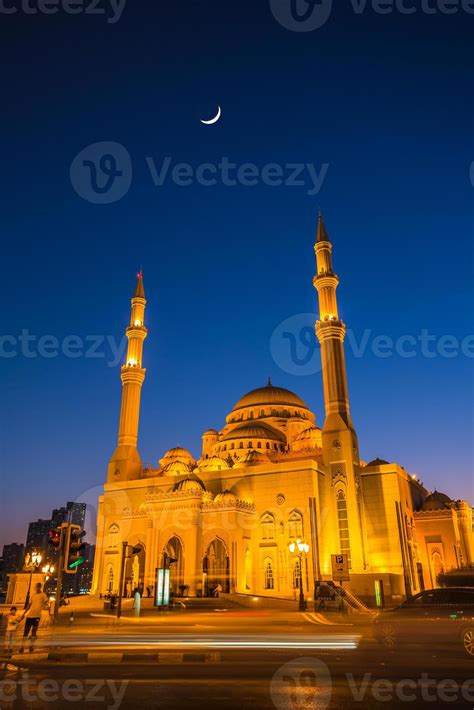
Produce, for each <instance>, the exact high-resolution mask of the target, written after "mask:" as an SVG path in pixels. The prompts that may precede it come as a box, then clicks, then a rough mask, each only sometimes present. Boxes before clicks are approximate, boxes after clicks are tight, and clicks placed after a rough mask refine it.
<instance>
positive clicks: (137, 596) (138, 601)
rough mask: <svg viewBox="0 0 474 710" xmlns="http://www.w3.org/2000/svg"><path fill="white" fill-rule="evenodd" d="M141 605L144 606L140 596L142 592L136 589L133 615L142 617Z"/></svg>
mask: <svg viewBox="0 0 474 710" xmlns="http://www.w3.org/2000/svg"><path fill="white" fill-rule="evenodd" d="M141 604H142V597H141V594H140V590H139V589H138V588H137V589H135V597H134V600H133V613H134V615H135V616H140V607H141Z"/></svg>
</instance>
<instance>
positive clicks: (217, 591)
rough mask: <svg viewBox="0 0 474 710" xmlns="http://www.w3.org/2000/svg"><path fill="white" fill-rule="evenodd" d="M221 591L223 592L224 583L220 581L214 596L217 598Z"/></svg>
mask: <svg viewBox="0 0 474 710" xmlns="http://www.w3.org/2000/svg"><path fill="white" fill-rule="evenodd" d="M221 592H222V584H220V583H219V584H218V585H217V586H216V587H215V589H214V592H213V594H214V596H215V597H216V599H217V597H218V596H219V594H220V593H221Z"/></svg>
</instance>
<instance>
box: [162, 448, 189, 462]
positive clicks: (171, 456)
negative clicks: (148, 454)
mask: <svg viewBox="0 0 474 710" xmlns="http://www.w3.org/2000/svg"><path fill="white" fill-rule="evenodd" d="M170 461H181V462H182V463H186V464H191V465H192V464H195V463H196V461H195V459H194V456H193V455H192V453H191V452H190V451H188V450H187V449H184V448H183V447H182V446H175V447H174V448H173V449H170V450H169V451H167V452H166V454H165V455H164V456H163V458H162V459H160V465H161V466H166V464H168V463H170Z"/></svg>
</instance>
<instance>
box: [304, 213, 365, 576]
mask: <svg viewBox="0 0 474 710" xmlns="http://www.w3.org/2000/svg"><path fill="white" fill-rule="evenodd" d="M314 251H315V253H316V266H317V274H316V276H315V277H314V281H313V283H314V286H315V288H316V290H317V292H318V299H319V320H317V321H316V335H317V338H318V340H319V344H320V346H321V365H322V375H323V389H324V405H325V410H326V419H325V422H324V427H323V431H322V439H323V460H324V464H325V466H327V468H328V472H329V474H330V476H329V480H330V482H331V486H332V491H333V492H332V495H331V498H332V502H331V505H333V506H334V511H335V513H336V515H337V514H338V513H339V514H340V513H341V511H342V510H346V508H347V511H348V513H347V514H348V520H349V536H348V539H347V538H346V537H344V539H343V540H342V539H341V540H340V541H337V542H335V543H334V544H335V545H336V544H337V545H340V547H339V549H334V550H333V552H345V553H347V554H349V555H350V557H351V561H352V566H353V568H358V569H364V568H365V563H364V558H365V554H364V549H363V547H364V546H363V541H362V536H361V525H360V519H361V518H360V505H361V503H360V494H359V472H358V468H359V466H360V461H359V448H358V442H357V434H356V433H355V430H354V426H353V424H352V420H351V414H350V408H349V392H348V388H347V376H346V362H345V357H344V337H345V334H346V326H345V324H344V323H343V321H342V320H341V319H340V318H339V311H338V307H337V296H336V289H337V287H338V285H339V277H338V276H337V275H336V274H335V273H334V271H333V268H332V244H331V242H330V240H329V236H328V233H327V231H326V227H325V225H324V221H323V217H322V214H321V212H320V213H319V220H318V233H317V237H316V244H315V246H314Z"/></svg>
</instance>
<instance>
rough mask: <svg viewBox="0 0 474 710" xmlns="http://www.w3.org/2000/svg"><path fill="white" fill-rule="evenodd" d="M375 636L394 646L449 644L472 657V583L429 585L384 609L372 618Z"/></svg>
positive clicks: (435, 646) (473, 629)
mask: <svg viewBox="0 0 474 710" xmlns="http://www.w3.org/2000/svg"><path fill="white" fill-rule="evenodd" d="M373 634H374V637H375V639H376V640H377V641H378V642H379V643H381V644H382V645H383V646H384V647H385V648H387V649H392V650H395V649H396V648H398V647H400V646H402V645H405V644H423V645H430V647H431V648H437V647H440V646H442V645H446V644H447V645H449V646H454V647H458V648H459V649H462V650H463V651H464V653H465V654H466V655H467V656H469V657H470V658H472V659H473V660H474V587H451V588H449V587H445V588H440V589H429V590H426V591H424V592H420V593H419V594H416V595H415V596H413V597H410V598H408V599H407V600H406V601H404V602H403V604H401V605H400V606H398V607H395V608H394V609H385V610H383V611H381V612H380V613H378V614H377V616H375V618H374V620H373Z"/></svg>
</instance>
